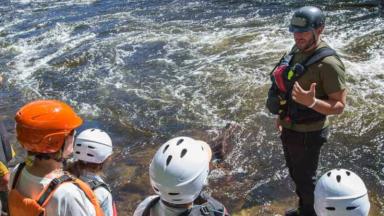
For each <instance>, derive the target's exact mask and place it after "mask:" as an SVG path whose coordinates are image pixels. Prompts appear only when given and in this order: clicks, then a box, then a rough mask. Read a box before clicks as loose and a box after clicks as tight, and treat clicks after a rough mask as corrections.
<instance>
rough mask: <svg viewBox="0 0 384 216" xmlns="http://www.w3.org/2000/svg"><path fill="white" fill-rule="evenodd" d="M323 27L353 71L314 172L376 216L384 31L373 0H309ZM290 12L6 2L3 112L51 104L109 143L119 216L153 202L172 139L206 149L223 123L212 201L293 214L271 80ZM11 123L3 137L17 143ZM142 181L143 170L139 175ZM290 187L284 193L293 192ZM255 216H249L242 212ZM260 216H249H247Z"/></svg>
mask: <svg viewBox="0 0 384 216" xmlns="http://www.w3.org/2000/svg"><path fill="white" fill-rule="evenodd" d="M311 3H313V4H314V5H318V6H320V7H322V8H323V9H324V10H325V11H326V15H327V28H326V31H325V33H324V34H325V35H324V39H325V40H326V41H327V42H328V43H330V44H331V46H332V47H334V48H335V49H336V50H337V51H338V52H339V54H340V56H341V57H342V59H343V61H344V63H345V65H346V68H347V73H348V77H347V80H348V91H349V96H348V104H349V106H348V107H347V109H346V111H345V113H344V114H343V115H342V116H340V117H337V118H332V122H333V127H332V136H331V138H330V142H329V143H328V144H327V145H326V146H325V147H324V149H323V154H322V160H321V165H320V172H324V171H325V170H328V169H331V168H335V167H343V168H347V169H351V170H354V171H356V172H357V173H358V174H359V175H360V176H362V177H363V179H364V180H365V181H366V183H367V185H368V188H369V190H370V191H372V193H371V194H370V195H371V201H372V206H373V209H374V211H375V212H376V213H377V214H376V215H379V214H384V212H383V210H381V209H383V199H382V197H383V195H384V191H383V188H384V187H383V182H384V173H383V169H384V161H383V157H382V156H381V155H382V153H383V151H384V150H383V145H384V132H383V131H384V130H383V129H384V123H383V122H384V115H383V113H384V106H383V104H382V101H384V98H383V95H384V76H383V71H382V70H381V68H384V61H383V60H382V59H383V56H384V52H383V50H384V49H383V48H384V47H383V44H384V36H383V35H384V34H383V33H384V31H383V29H384V28H383V27H384V22H383V20H382V18H379V17H378V10H377V7H376V6H375V5H373V4H371V3H370V2H368V1H354V2H351V1H338V3H334V1H311ZM300 6H301V3H298V2H296V1H272V2H269V3H266V2H265V1H201V0H196V1H184V0H176V1H167V0H161V1H146V0H142V1H119V0H106V1H94V0H92V1H91V0H87V1H85V0H67V1H60V2H57V1H49V0H39V1H29V0H11V1H5V2H4V3H3V4H2V5H1V6H0V13H1V17H0V73H1V74H2V75H4V76H5V78H6V79H7V84H6V85H5V86H2V87H1V89H0V97H1V104H0V111H1V113H2V114H4V115H6V116H9V117H10V116H12V115H13V114H14V112H15V110H17V108H18V107H20V106H21V105H22V104H24V103H25V102H26V101H29V100H32V99H35V98H41V97H45V98H58V99H62V100H65V101H67V102H69V103H71V104H72V105H74V106H75V107H76V109H77V110H78V111H79V112H80V114H81V115H82V116H83V117H84V118H86V119H87V120H88V121H87V122H86V125H85V126H84V127H87V126H90V125H93V126H94V125H96V126H99V127H102V128H104V129H106V130H107V131H109V132H111V133H112V135H113V140H114V143H115V144H116V146H117V150H116V154H115V159H114V162H113V164H112V165H111V169H108V171H107V178H108V180H110V182H111V185H112V187H113V188H114V195H115V197H116V199H117V203H118V207H119V210H120V211H121V212H125V213H126V214H129V213H131V212H132V209H133V208H134V207H135V205H136V204H137V203H138V202H139V201H140V200H142V199H143V198H144V196H146V195H148V194H150V193H152V191H151V189H150V187H149V186H148V185H149V184H148V176H147V172H146V170H147V169H148V164H149V161H150V159H151V157H152V155H153V153H154V151H155V149H156V148H157V147H158V146H159V145H160V144H161V143H162V142H164V141H166V140H167V139H168V138H170V137H171V136H174V135H175V134H177V135H186V134H188V135H192V136H194V137H196V138H201V139H204V140H211V139H213V138H214V137H215V134H217V133H218V131H220V129H221V128H222V127H224V126H225V125H226V124H227V123H228V122H236V123H237V124H239V125H240V126H241V129H240V130H238V131H236V133H235V135H234V136H233V137H231V141H230V144H229V146H230V148H229V149H230V151H228V153H227V155H226V157H225V160H224V163H223V164H224V165H223V166H222V167H220V168H216V169H215V170H213V171H212V177H211V179H210V181H211V184H212V187H210V191H212V192H213V194H214V195H215V196H216V197H218V198H220V199H221V200H223V201H224V203H225V204H226V205H228V206H229V207H230V208H231V209H233V212H239V211H240V210H241V209H243V210H244V214H246V215H247V214H248V215H273V213H281V212H283V211H284V209H285V208H287V206H289V205H294V204H295V202H296V201H295V199H294V195H293V194H294V193H293V190H294V188H293V185H292V183H291V181H290V178H289V177H288V172H287V170H286V169H285V162H284V159H283V155H282V149H281V146H280V142H279V139H278V134H277V133H276V132H275V128H274V120H273V116H271V115H269V114H268V113H267V111H266V110H265V108H264V101H265V96H266V91H267V89H268V84H269V78H268V73H269V71H270V70H271V69H272V67H273V66H274V64H275V62H276V61H277V59H279V57H280V56H281V55H282V54H283V53H284V52H285V51H286V50H289V49H290V47H291V45H292V39H291V36H290V35H289V33H288V31H287V25H288V23H289V16H290V15H291V13H292V11H293V9H294V8H297V7H300ZM12 125H13V121H12V118H8V120H7V126H8V128H9V130H10V131H13V128H12V127H13V126H12ZM144 171H145V172H144ZM287 182H288V183H287ZM252 207H256V210H245V209H247V208H252ZM255 212H256V213H255Z"/></svg>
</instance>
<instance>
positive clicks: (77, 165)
mask: <svg viewBox="0 0 384 216" xmlns="http://www.w3.org/2000/svg"><path fill="white" fill-rule="evenodd" d="M103 167H104V163H100V164H96V163H89V162H84V161H81V160H79V161H75V162H73V163H67V164H66V166H65V167H64V169H65V170H66V171H68V172H70V173H72V174H73V175H75V176H77V177H80V175H81V174H82V172H83V171H84V170H88V171H91V172H99V171H101V170H102V169H103Z"/></svg>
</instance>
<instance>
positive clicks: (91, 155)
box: [87, 153, 95, 157]
mask: <svg viewBox="0 0 384 216" xmlns="http://www.w3.org/2000/svg"><path fill="white" fill-rule="evenodd" d="M87 155H88V156H89V157H94V156H95V155H93V154H89V153H88V154H87Z"/></svg>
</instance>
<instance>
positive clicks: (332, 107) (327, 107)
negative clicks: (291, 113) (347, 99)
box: [312, 99, 345, 115]
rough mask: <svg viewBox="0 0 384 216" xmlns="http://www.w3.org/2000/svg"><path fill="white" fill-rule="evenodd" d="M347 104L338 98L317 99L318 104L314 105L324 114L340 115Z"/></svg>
mask: <svg viewBox="0 0 384 216" xmlns="http://www.w3.org/2000/svg"><path fill="white" fill-rule="evenodd" d="M344 107H345V104H344V103H342V102H341V101H338V100H333V99H328V100H320V99H316V104H315V105H314V106H313V107H312V109H313V110H315V111H317V112H319V113H322V114H324V115H338V114H341V113H342V112H343V111H344Z"/></svg>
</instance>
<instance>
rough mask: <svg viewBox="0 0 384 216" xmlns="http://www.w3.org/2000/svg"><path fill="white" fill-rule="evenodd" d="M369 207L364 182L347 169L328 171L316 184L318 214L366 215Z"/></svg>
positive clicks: (330, 215)
mask: <svg viewBox="0 0 384 216" xmlns="http://www.w3.org/2000/svg"><path fill="white" fill-rule="evenodd" d="M369 208H370V204H369V200H368V194H367V188H366V187H365V185H364V182H363V181H362V180H361V178H360V177H359V176H357V175H356V174H355V173H353V172H351V171H349V170H345V169H334V170H331V171H328V172H327V173H325V174H324V175H323V176H322V177H321V178H320V179H319V181H318V182H317V184H316V189H315V210H316V214H317V215H319V216H333V215H334V216H336V215H337V216H367V215H368V213H369Z"/></svg>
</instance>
